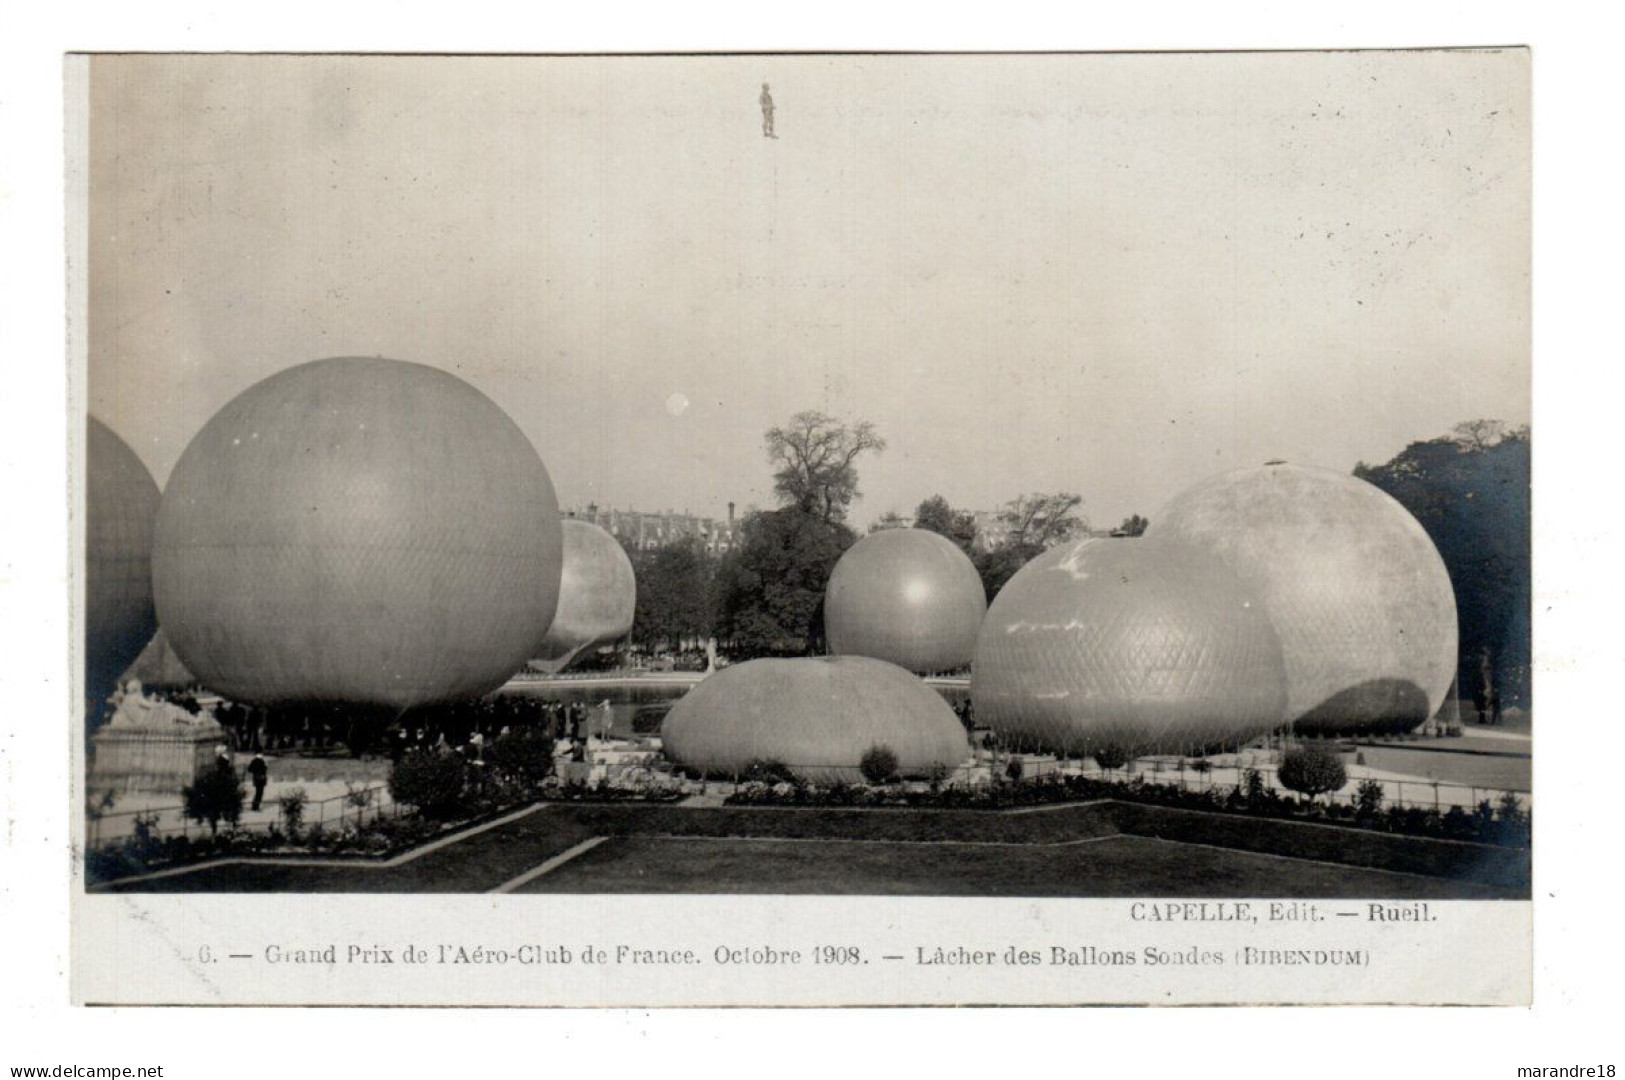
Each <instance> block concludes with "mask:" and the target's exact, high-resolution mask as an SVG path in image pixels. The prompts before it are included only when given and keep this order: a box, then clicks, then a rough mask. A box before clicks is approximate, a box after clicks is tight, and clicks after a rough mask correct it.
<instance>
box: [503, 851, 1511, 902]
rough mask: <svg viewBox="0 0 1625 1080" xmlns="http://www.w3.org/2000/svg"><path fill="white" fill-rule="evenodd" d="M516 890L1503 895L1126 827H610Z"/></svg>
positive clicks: (1379, 896) (1381, 896) (1386, 896)
mask: <svg viewBox="0 0 1625 1080" xmlns="http://www.w3.org/2000/svg"><path fill="white" fill-rule="evenodd" d="M519 891H520V892H527V893H813V894H856V895H882V896H884V895H897V896H913V895H931V896H1191V895H1201V896H1204V897H1250V896H1269V897H1286V898H1296V897H1306V898H1307V897H1322V898H1342V897H1347V898H1356V897H1358V898H1372V899H1390V898H1405V899H1431V898H1447V897H1448V898H1456V899H1480V898H1486V899H1487V898H1495V897H1499V896H1503V895H1506V891H1505V890H1498V889H1494V888H1491V887H1489V886H1480V885H1466V884H1463V883H1458V882H1449V881H1441V880H1439V879H1436V878H1426V877H1420V876H1417V875H1412V874H1395V873H1390V872H1387V871H1381V870H1366V869H1360V868H1355V867H1346V866H1330V865H1326V864H1323V863H1314V862H1306V861H1303V860H1300V859H1287V858H1281V857H1278V856H1272V855H1255V854H1251V853H1248V852H1241V851H1223V850H1219V849H1216V848H1206V847H1194V846H1191V845H1189V844H1180V843H1175V842H1171V841H1164V840H1154V839H1148V838H1144V837H1137V836H1112V837H1105V838H1092V839H1088V840H1085V841H1082V842H1079V843H1072V844H1062V845H1033V844H1011V845H1004V844H996V845H980V844H953V843H935V844H908V843H886V842H851V841H845V842H843V841H828V840H763V839H740V838H727V839H706V838H682V839H673V838H657V837H617V838H613V839H610V840H608V841H606V842H605V843H603V844H600V845H599V846H597V847H595V848H593V849H592V850H591V851H588V852H586V853H585V854H583V855H581V856H579V857H578V858H576V859H574V860H572V861H570V862H568V863H566V864H564V865H563V866H561V867H559V868H558V869H556V870H554V871H553V872H552V873H550V874H547V875H545V876H543V877H540V878H537V879H536V880H534V881H532V882H530V883H529V884H528V885H526V886H525V887H523V888H522V889H520V890H519Z"/></svg>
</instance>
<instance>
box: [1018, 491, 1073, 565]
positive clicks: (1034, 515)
mask: <svg viewBox="0 0 1625 1080" xmlns="http://www.w3.org/2000/svg"><path fill="white" fill-rule="evenodd" d="M1082 505H1083V496H1082V495H1074V494H1073V493H1071V492H1070V491H1057V492H1055V493H1054V494H1044V493H1042V492H1036V493H1034V494H1031V495H1022V496H1020V497H1019V498H1016V499H1014V500H1012V501H1011V502H1009V503H1006V504H1005V508H1004V509H1003V510H1002V511H1000V512H999V519H1000V521H1002V522H1003V523H1004V525H1005V526H1006V527H1007V528H1008V530H1009V532H1008V536H1007V539H1006V540H1005V546H1007V547H1012V548H1017V549H1022V550H1034V549H1036V550H1038V551H1042V550H1043V549H1044V548H1048V547H1053V546H1055V545H1056V544H1060V543H1064V542H1066V541H1068V540H1070V539H1072V538H1073V537H1074V536H1077V535H1078V534H1079V533H1081V532H1085V531H1087V529H1088V528H1089V523H1088V522H1087V521H1085V520H1084V519H1083V518H1081V517H1079V516H1078V515H1077V514H1076V513H1074V511H1075V510H1077V508H1078V507H1080V506H1082Z"/></svg>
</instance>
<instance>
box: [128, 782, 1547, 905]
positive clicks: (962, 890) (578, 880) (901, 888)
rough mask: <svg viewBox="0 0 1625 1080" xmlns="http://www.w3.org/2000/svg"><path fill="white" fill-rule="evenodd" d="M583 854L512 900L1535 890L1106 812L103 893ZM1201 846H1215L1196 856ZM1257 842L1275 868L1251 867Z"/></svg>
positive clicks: (508, 827) (503, 832)
mask: <svg viewBox="0 0 1625 1080" xmlns="http://www.w3.org/2000/svg"><path fill="white" fill-rule="evenodd" d="M1128 819H1132V820H1133V821H1134V822H1135V824H1134V825H1133V827H1132V828H1131V829H1130V831H1133V832H1138V833H1141V834H1142V835H1121V834H1120V831H1119V830H1120V827H1121V826H1123V825H1124V821H1126V820H1128ZM1283 828H1285V829H1286V831H1283ZM1232 834H1235V835H1232ZM593 837H608V838H609V839H608V840H607V841H606V842H604V843H602V844H600V845H599V846H597V847H596V848H593V849H592V850H590V851H588V852H586V853H584V854H582V855H580V856H578V857H577V858H576V859H574V860H572V861H570V862H568V863H565V864H564V865H562V866H560V867H558V868H557V869H555V870H554V871H553V872H551V873H549V874H547V875H544V876H543V877H541V878H537V879H535V880H534V881H533V882H531V883H530V884H529V886H528V887H526V888H525V889H524V890H522V891H527V892H564V893H590V892H605V893H616V892H621V893H628V892H642V893H678V892H688V893H823V894H868V895H888V894H889V895H926V896H930V895H941V896H1211V897H1244V896H1274V897H1316V896H1318V897H1328V898H1330V897H1356V896H1359V897H1366V896H1369V897H1374V898H1384V899H1387V898H1395V899H1397V898H1412V899H1429V898H1443V897H1455V898H1464V899H1465V898H1478V897H1512V896H1523V895H1527V888H1522V889H1514V888H1511V887H1507V888H1497V887H1495V886H1491V885H1481V884H1474V883H1471V882H1469V881H1464V880H1451V879H1450V878H1449V877H1447V876H1434V877H1429V876H1424V875H1422V874H1412V873H1401V872H1395V871H1393V870H1379V869H1372V868H1370V867H1368V866H1363V865H1332V864H1328V863H1322V862H1315V861H1311V859H1309V858H1290V857H1284V856H1285V855H1289V854H1299V853H1300V852H1299V847H1300V846H1302V847H1304V851H1303V852H1302V853H1303V854H1307V853H1308V851H1310V850H1313V851H1314V852H1315V853H1316V854H1325V853H1328V852H1329V853H1330V855H1331V856H1332V857H1337V858H1342V859H1345V860H1346V861H1348V862H1352V863H1360V862H1370V861H1371V860H1370V859H1368V858H1366V857H1364V856H1365V855H1366V854H1369V853H1368V852H1366V849H1367V848H1371V849H1374V850H1377V853H1378V854H1380V853H1381V851H1380V849H1384V848H1387V847H1392V846H1395V845H1399V846H1401V847H1402V848H1403V850H1404V851H1405V852H1409V851H1410V850H1411V848H1412V847H1413V846H1414V845H1410V844H1407V843H1406V842H1405V841H1404V840H1403V839H1402V838H1397V837H1391V836H1386V835H1382V834H1374V833H1373V834H1363V833H1355V832H1354V831H1352V830H1343V829H1333V828H1328V827H1317V826H1298V827H1285V826H1283V825H1282V823H1275V822H1262V823H1260V822H1257V821H1254V820H1251V819H1245V818H1235V817H1230V816H1226V815H1200V814H1199V815H1192V814H1188V813H1185V812H1181V811H1164V810H1157V809H1154V808H1135V807H1124V806H1122V805H1114V804H1107V803H1100V804H1069V805H1063V806H1056V807H1046V808H1043V809H1039V810H1035V811H1028V812H1014V813H1011V812H1003V813H990V812H987V811H975V810H963V811H954V810H948V811H915V810H869V811H864V810H848V809H829V808H825V809H792V808H786V809H774V808H762V807H751V808H746V807H721V808H715V807H712V808H698V807H683V806H674V805H669V804H668V805H626V804H618V805H617V804H610V805H592V804H577V805H562V804H555V805H551V806H544V807H540V808H537V809H535V810H533V811H531V812H529V813H526V814H523V815H521V816H519V817H516V818H514V819H513V820H511V821H506V822H503V823H502V824H499V825H496V826H494V827H492V828H488V829H486V830H484V831H481V832H475V833H473V834H471V835H468V836H466V837H465V838H462V839H459V840H457V841H455V842H453V843H450V844H447V845H445V846H443V847H440V848H438V849H435V850H433V851H428V852H425V853H423V854H420V855H416V856H413V857H410V858H408V859H406V860H404V861H402V862H401V863H400V864H399V865H394V866H384V865H381V864H377V863H374V864H371V865H365V866H346V865H325V866H323V865H290V864H286V863H282V864H278V863H269V862H252V863H233V864H223V865H213V866H204V867H202V868H200V869H198V870H196V871H192V872H189V873H183V874H177V875H173V876H170V877H162V878H156V879H152V880H149V881H135V882H126V883H124V884H122V885H120V884H117V883H115V884H114V885H113V886H112V888H113V889H114V890H115V891H139V892H371V893H387V892H394V893H431V892H450V893H478V892H487V891H490V890H492V889H495V888H497V887H498V886H500V885H503V884H504V883H506V882H509V881H512V880H513V879H514V878H516V877H518V876H520V875H521V874H524V873H525V872H527V871H529V870H531V869H532V868H534V867H536V866H539V865H540V864H542V863H543V862H545V861H547V860H548V859H550V858H552V857H553V856H555V855H558V854H561V853H562V852H565V851H567V850H569V849H570V848H572V847H574V846H575V845H577V844H579V843H581V842H582V841H584V840H587V839H590V838H593ZM1210 840H1211V841H1213V842H1214V843H1215V844H1216V845H1219V846H1211V847H1209V846H1203V843H1202V842H1206V841H1210ZM1192 841H1201V842H1196V843H1193V842H1192ZM1264 842H1267V843H1266V846H1269V845H1271V844H1272V845H1274V846H1275V848H1276V851H1277V853H1276V854H1268V853H1265V852H1263V851H1259V850H1256V849H1257V848H1258V847H1259V846H1260V843H1264ZM1311 842H1313V843H1311ZM1225 844H1228V845H1229V846H1228V847H1226V846H1222V845H1225ZM1283 844H1284V845H1287V846H1286V847H1284V848H1283V847H1282V846H1281V845H1283ZM1242 848H1251V849H1255V850H1240V849H1242ZM1322 849H1324V850H1322ZM1451 850H1452V851H1454V850H1455V849H1454V848H1452V849H1451ZM1462 850H1463V851H1464V852H1467V853H1468V854H1471V852H1470V851H1468V849H1467V848H1465V847H1463V849H1462ZM1377 863H1378V864H1379V865H1382V864H1383V861H1382V860H1380V859H1379V860H1377ZM1401 868H1402V869H1411V868H1412V867H1410V866H1406V865H1404V864H1401ZM1430 872H1431V871H1430ZM1492 880H1493V879H1492Z"/></svg>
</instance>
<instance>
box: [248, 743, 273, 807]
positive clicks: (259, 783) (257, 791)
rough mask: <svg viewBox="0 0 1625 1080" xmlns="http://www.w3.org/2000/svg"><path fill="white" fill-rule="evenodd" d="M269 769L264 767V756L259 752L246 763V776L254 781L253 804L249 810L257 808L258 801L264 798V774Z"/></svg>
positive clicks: (258, 805)
mask: <svg viewBox="0 0 1625 1080" xmlns="http://www.w3.org/2000/svg"><path fill="white" fill-rule="evenodd" d="M268 771H269V770H268V769H267V768H266V767H265V758H264V757H263V756H261V755H259V754H255V755H254V760H253V761H250V762H249V763H248V778H249V779H250V780H251V781H253V783H254V805H253V806H250V807H249V809H250V810H258V809H259V808H260V803H261V802H263V801H264V800H265V776H266V773H267V772H268Z"/></svg>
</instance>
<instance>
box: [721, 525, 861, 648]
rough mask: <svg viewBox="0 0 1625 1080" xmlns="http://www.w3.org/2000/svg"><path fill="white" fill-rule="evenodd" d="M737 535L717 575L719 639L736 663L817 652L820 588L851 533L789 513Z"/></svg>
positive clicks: (852, 538) (821, 630)
mask: <svg viewBox="0 0 1625 1080" xmlns="http://www.w3.org/2000/svg"><path fill="white" fill-rule="evenodd" d="M741 533H742V535H741V540H740V545H739V547H738V548H736V549H735V550H733V551H731V552H729V553H728V554H727V555H726V556H725V557H724V558H723V559H722V560H721V564H720V565H719V566H718V568H717V575H716V606H715V612H716V617H715V628H716V633H717V637H718V638H719V639H720V640H721V641H722V642H723V643H724V644H725V645H726V646H727V648H728V650H729V652H730V653H732V654H733V655H735V656H738V657H755V656H786V655H801V654H810V655H816V654H818V653H820V652H822V651H823V647H824V606H823V601H824V586H825V585H826V584H827V583H828V581H829V575H830V572H831V571H832V570H834V568H835V563H836V562H837V561H838V560H839V559H840V557H841V554H842V553H843V552H844V551H846V549H847V548H849V547H851V546H852V543H853V542H854V541H855V540H856V536H855V535H854V534H853V533H852V530H850V529H848V528H847V527H846V526H845V525H842V524H840V523H839V522H833V523H832V522H827V521H825V520H823V519H822V518H821V517H819V516H818V515H816V514H809V513H807V512H805V511H803V510H800V509H798V508H796V507H790V508H787V509H784V510H766V511H758V512H756V513H753V514H751V515H749V516H748V517H746V518H745V521H744V526H743V528H742V530H741Z"/></svg>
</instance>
